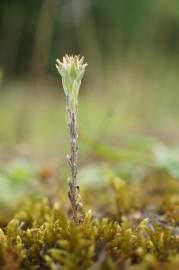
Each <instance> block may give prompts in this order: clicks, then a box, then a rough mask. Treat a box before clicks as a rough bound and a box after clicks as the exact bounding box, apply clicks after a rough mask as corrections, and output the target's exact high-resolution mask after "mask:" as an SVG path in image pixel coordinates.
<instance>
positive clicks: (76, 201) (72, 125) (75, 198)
mask: <svg viewBox="0 0 179 270" xmlns="http://www.w3.org/2000/svg"><path fill="white" fill-rule="evenodd" d="M66 104H67V113H68V118H69V122H68V127H69V131H70V145H71V147H70V155H67V159H68V163H69V166H70V169H71V177H70V179H69V192H68V196H69V199H70V202H71V205H72V210H73V219H74V221H75V222H76V223H79V222H80V221H81V218H82V217H81V216H80V215H79V214H80V213H79V212H80V211H81V209H82V201H81V196H80V190H79V186H78V185H77V172H78V167H77V158H78V145H77V140H78V134H77V128H76V122H77V120H76V117H77V105H76V108H75V110H72V108H71V106H70V99H69V96H68V95H67V96H66Z"/></svg>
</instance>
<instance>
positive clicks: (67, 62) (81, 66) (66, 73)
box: [56, 55, 87, 108]
mask: <svg viewBox="0 0 179 270" xmlns="http://www.w3.org/2000/svg"><path fill="white" fill-rule="evenodd" d="M86 66H87V63H84V57H80V56H77V55H75V56H70V55H65V56H64V57H63V59H62V61H60V60H59V59H57V60H56V68H57V70H58V72H59V73H60V75H61V77H62V84H63V88H64V92H65V95H66V96H68V97H69V99H70V102H71V105H72V107H73V108H74V106H75V105H76V104H77V101H78V93H79V89H80V85H81V81H82V78H83V75H84V72H85V69H86Z"/></svg>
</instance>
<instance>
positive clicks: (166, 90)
mask: <svg viewBox="0 0 179 270" xmlns="http://www.w3.org/2000/svg"><path fill="white" fill-rule="evenodd" d="M65 53H69V54H78V53H79V54H81V55H84V56H85V58H86V60H87V62H88V64H89V66H88V68H87V73H86V76H85V79H84V81H83V84H82V89H81V92H80V103H79V104H80V109H79V133H80V158H81V159H82V158H83V157H84V158H86V159H88V155H87V153H92V152H93V149H91V144H90V143H89V141H90V140H92V141H95V142H100V143H103V144H104V145H109V146H114V147H115V148H116V147H119V148H120V145H121V144H123V143H126V141H130V139H131V137H139V136H144V137H153V138H157V139H160V140H162V141H163V142H165V143H168V144H171V145H175V144H176V143H177V142H178V139H179V128H178V121H179V89H178V88H179V76H178V71H179V3H178V0H172V1H171V0H135V1H134V0H112V1H107V0H42V1H38V0H23V1H20V0H8V1H7V0H1V1H0V115H1V118H0V119H1V121H0V158H2V159H9V157H12V155H19V154H20V155H21V154H22V155H27V156H31V157H33V158H35V159H38V160H44V159H45V160H54V159H57V160H59V159H60V158H61V157H62V160H63V161H64V156H65V153H66V152H67V149H68V131H67V127H66V113H65V99H64V94H63V90H62V86H61V81H60V78H59V76H58V74H57V72H56V70H55V60H56V58H57V57H58V58H61V57H62V56H63V55H64V54H65Z"/></svg>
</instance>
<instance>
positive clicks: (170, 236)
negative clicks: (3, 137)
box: [0, 170, 179, 270]
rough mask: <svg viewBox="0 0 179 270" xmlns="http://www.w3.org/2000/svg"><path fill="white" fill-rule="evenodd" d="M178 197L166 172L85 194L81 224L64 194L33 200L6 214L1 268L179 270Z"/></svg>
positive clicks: (0, 242)
mask: <svg viewBox="0 0 179 270" xmlns="http://www.w3.org/2000/svg"><path fill="white" fill-rule="evenodd" d="M178 194H179V182H178V180H177V179H175V178H173V177H171V176H170V175H169V174H167V173H166V172H165V171H163V170H151V172H150V173H148V174H147V175H146V176H145V177H144V178H143V179H142V180H140V181H137V182H131V181H127V182H126V181H123V180H121V179H119V178H116V177H111V179H110V183H109V185H108V186H106V187H104V188H97V187H94V188H89V187H88V188H86V189H84V190H82V195H83V198H84V204H85V207H86V214H85V218H84V221H83V222H82V223H81V224H79V225H76V224H74V222H73V221H72V220H71V218H70V216H71V213H70V206H69V204H67V201H65V198H66V197H65V193H64V188H63V187H59V192H58V195H55V194H54V196H52V194H51V195H49V196H46V197H45V198H38V199H37V198H36V199H27V200H25V201H23V202H22V203H21V204H20V205H19V206H18V210H17V211H16V212H15V213H14V214H9V216H8V215H5V214H4V219H3V215H1V230H0V269H2V270H17V269H31V270H33V269H34V270H35V269H37V270H38V269H39V270H59V269H64V270H77V269H78V270H79V269H81V270H85V269H87V270H98V269H99V270H103V269H104V270H108V269H109V270H115V269H124V270H160V269H162V270H170V269H171V270H178V269H179V226H178V224H179V196H178ZM7 216H8V217H7Z"/></svg>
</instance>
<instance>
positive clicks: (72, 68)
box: [56, 55, 87, 223]
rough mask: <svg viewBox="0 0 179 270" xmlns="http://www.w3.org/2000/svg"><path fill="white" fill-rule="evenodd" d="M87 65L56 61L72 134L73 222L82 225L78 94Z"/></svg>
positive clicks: (70, 59) (66, 59)
mask: <svg viewBox="0 0 179 270" xmlns="http://www.w3.org/2000/svg"><path fill="white" fill-rule="evenodd" d="M86 66H87V63H85V62H84V57H80V56H77V55H75V56H69V55H66V56H64V57H63V59H62V61H60V60H59V59H57V60H56V68H57V70H58V72H59V74H60V75H61V77H62V85H63V89H64V92H65V96H66V110H67V114H68V127H69V133H70V154H68V155H67V160H68V163H69V166H70V169H71V177H70V178H69V179H68V182H69V191H68V196H69V199H70V202H71V206H72V211H73V220H74V221H75V222H76V223H80V222H81V221H82V220H83V216H84V210H83V203H82V199H81V196H80V188H79V185H78V183H77V172H78V165H77V161H78V144H77V141H78V133H77V114H78V94H79V89H80V86H81V81H82V78H83V75H84V72H85V69H86Z"/></svg>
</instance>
